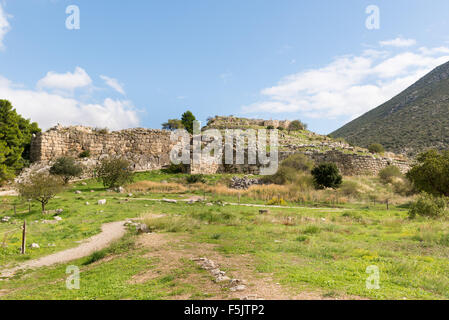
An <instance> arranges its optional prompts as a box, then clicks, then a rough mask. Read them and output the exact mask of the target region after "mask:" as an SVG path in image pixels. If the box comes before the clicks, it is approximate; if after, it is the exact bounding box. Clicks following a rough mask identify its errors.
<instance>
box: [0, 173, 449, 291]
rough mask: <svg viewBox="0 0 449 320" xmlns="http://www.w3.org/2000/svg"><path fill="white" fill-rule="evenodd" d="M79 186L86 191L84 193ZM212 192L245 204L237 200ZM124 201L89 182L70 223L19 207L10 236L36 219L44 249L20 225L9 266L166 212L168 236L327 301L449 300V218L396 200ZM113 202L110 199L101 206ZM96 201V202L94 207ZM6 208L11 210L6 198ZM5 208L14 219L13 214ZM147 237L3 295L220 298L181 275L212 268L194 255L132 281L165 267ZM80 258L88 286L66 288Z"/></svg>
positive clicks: (10, 286) (0, 259) (16, 283)
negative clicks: (297, 204)
mask: <svg viewBox="0 0 449 320" xmlns="http://www.w3.org/2000/svg"><path fill="white" fill-rule="evenodd" d="M137 178H138V179H141V180H144V179H153V180H158V179H160V180H158V181H162V180H168V179H176V178H179V177H177V176H172V175H168V176H167V175H166V174H162V173H160V172H151V173H142V174H139V175H138V177H137ZM208 179H209V181H211V180H213V179H219V177H208ZM74 190H81V191H82V192H83V193H82V194H81V195H76V194H75V193H74ZM90 190H95V192H94V193H91V192H89V191H90ZM184 196H185V195H184ZM208 196H209V197H212V199H218V198H220V199H222V200H226V201H229V202H237V201H236V199H232V197H231V198H226V197H216V196H212V195H208ZM122 197H124V195H118V194H116V193H110V192H106V191H105V190H103V188H102V187H101V186H100V185H99V184H98V183H96V182H95V181H89V182H88V185H87V186H82V185H81V184H76V185H74V186H73V188H72V190H70V191H67V192H65V193H63V194H61V195H60V196H59V197H58V198H57V199H55V200H54V201H53V202H51V203H50V205H49V209H57V208H62V209H64V212H63V213H62V214H61V215H60V216H61V217H62V218H63V221H61V222H58V223H57V224H51V225H50V224H43V223H42V222H41V221H42V219H49V220H50V219H51V217H46V216H42V214H41V213H40V212H39V210H38V206H37V205H34V206H33V209H32V212H31V214H28V213H18V214H17V215H16V216H14V217H13V221H16V222H17V223H16V224H0V233H2V232H3V231H6V230H9V229H11V228H14V227H19V226H20V224H21V223H22V221H23V219H26V220H27V223H28V225H29V233H28V244H30V243H33V242H35V243H38V244H40V246H41V248H40V249H30V248H28V250H27V254H26V255H24V256H22V255H20V254H19V248H20V231H19V232H18V233H17V234H14V235H13V236H12V237H11V239H9V240H8V247H7V248H0V266H5V265H8V264H14V263H18V262H20V261H23V260H27V259H32V258H36V257H40V256H44V255H48V254H50V253H52V252H56V251H60V250H63V249H65V248H69V247H74V246H77V245H78V243H77V242H78V241H80V240H82V239H86V238H88V237H90V236H92V235H94V234H96V233H98V232H100V226H101V225H102V224H103V223H106V222H111V221H119V220H124V219H126V218H132V217H138V216H140V215H143V214H145V213H152V214H163V215H164V216H163V217H161V218H153V219H150V220H149V221H147V222H148V224H149V226H150V228H151V229H153V230H154V231H156V232H166V233H167V234H168V236H175V235H174V234H175V233H176V234H177V235H180V236H182V237H184V239H185V240H186V241H187V242H188V243H189V244H190V245H192V246H194V247H201V246H203V245H210V244H213V245H215V250H216V251H217V253H219V254H221V255H223V256H224V257H239V256H240V255H247V256H249V257H251V259H252V260H253V261H254V266H255V268H256V272H257V273H260V275H261V276H263V275H264V274H265V273H270V274H272V277H273V278H274V281H276V282H279V283H280V284H281V285H282V286H284V287H285V288H288V289H289V290H292V291H293V292H298V293H299V292H302V291H304V290H311V291H318V292H322V293H323V297H334V296H339V295H349V296H359V297H366V298H370V299H403V298H407V299H448V298H449V263H448V258H449V240H448V239H449V222H448V221H447V220H437V221H434V220H427V219H422V218H419V219H415V220H409V219H408V217H407V208H406V206H405V207H404V206H392V207H391V209H390V210H389V211H387V210H386V209H385V206H384V205H377V206H373V205H369V204H367V203H350V204H347V205H343V206H342V207H343V208H342V210H329V208H326V207H319V208H303V209H293V208H270V212H269V213H268V214H264V215H260V214H259V209H260V208H256V207H244V206H228V205H227V206H221V205H213V206H206V205H205V204H202V203H195V204H187V203H184V202H178V203H176V204H171V203H164V202H155V201H146V200H140V201H139V200H136V199H139V198H140V199H144V198H162V197H169V198H177V197H179V195H176V194H175V195H173V194H172V195H161V194H159V195H158V194H136V195H134V198H133V199H132V200H130V201H128V202H125V201H124V200H123V199H121V198H122ZM103 198H105V199H107V201H108V202H107V205H105V206H98V205H96V202H97V200H98V199H103ZM10 200H12V198H11V199H10ZM231 200H232V201H231ZM247 200H248V201H250V199H243V198H242V200H241V202H242V203H243V202H247ZM86 201H89V202H90V203H91V205H90V206H86V205H85V202H86ZM252 202H253V203H256V202H257V201H252ZM292 205H293V204H292ZM2 208H3V210H10V209H8V207H7V206H6V205H5V204H3V207H2ZM24 211H26V210H24ZM5 213H7V214H8V215H12V214H11V212H10V211H9V212H5ZM36 221H38V222H36ZM137 239H138V236H137V235H134V234H133V232H131V231H130V233H129V234H128V235H127V236H126V237H125V238H124V239H122V240H121V241H119V242H117V243H115V244H114V245H112V246H111V247H110V248H107V249H104V250H101V251H99V252H96V253H94V254H92V255H91V256H89V257H85V258H83V259H80V260H78V261H74V262H71V263H70V264H64V265H59V266H55V267H49V268H41V269H39V270H36V271H27V272H26V273H21V274H18V275H17V276H16V277H15V278H13V279H12V280H10V281H0V293H1V292H2V291H1V290H5V292H7V293H6V294H4V295H3V296H2V295H0V299H170V297H173V296H176V295H183V296H187V297H192V298H200V299H203V298H209V297H211V296H210V295H208V294H205V293H204V291H203V290H202V288H201V284H200V283H190V284H186V283H185V282H182V281H180V280H179V279H182V278H185V277H186V276H187V275H190V274H195V273H200V272H202V271H201V270H198V268H197V267H195V265H193V264H192V263H191V262H190V261H188V260H186V261H184V262H183V265H182V267H181V268H179V269H177V270H172V271H170V272H168V273H167V272H166V273H161V274H160V276H158V277H156V278H154V279H151V280H148V281H146V282H144V283H138V284H136V283H133V282H131V281H130V279H132V277H133V276H135V275H137V274H139V273H141V272H142V271H145V270H156V269H157V266H158V264H157V261H155V260H154V259H152V258H151V254H149V253H148V252H147V251H146V249H145V248H142V247H139V246H136V245H135V242H136V241H137ZM48 244H54V245H55V246H54V247H53V246H48ZM71 264H73V265H77V266H79V267H80V270H81V280H82V282H81V283H82V286H81V289H80V290H68V289H66V287H65V279H66V277H67V275H66V274H65V270H66V267H67V265H71ZM372 265H375V266H377V267H378V268H379V270H380V286H381V289H380V290H368V289H366V287H365V281H366V279H367V277H368V276H369V275H368V274H367V273H366V268H367V267H369V266H372Z"/></svg>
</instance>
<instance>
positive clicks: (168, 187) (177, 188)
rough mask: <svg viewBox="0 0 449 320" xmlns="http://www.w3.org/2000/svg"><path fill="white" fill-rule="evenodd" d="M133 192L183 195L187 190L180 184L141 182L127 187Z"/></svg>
mask: <svg viewBox="0 0 449 320" xmlns="http://www.w3.org/2000/svg"><path fill="white" fill-rule="evenodd" d="M126 189H127V190H128V191H132V192H154V193H182V192H186V191H187V188H186V187H184V186H183V185H182V184H179V183H161V182H154V181H139V182H136V183H133V184H131V185H129V186H127V187H126Z"/></svg>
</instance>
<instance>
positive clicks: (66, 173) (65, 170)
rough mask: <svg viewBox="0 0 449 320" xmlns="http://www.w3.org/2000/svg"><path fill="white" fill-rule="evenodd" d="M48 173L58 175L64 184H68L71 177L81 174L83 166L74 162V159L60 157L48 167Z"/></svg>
mask: <svg viewBox="0 0 449 320" xmlns="http://www.w3.org/2000/svg"><path fill="white" fill-rule="evenodd" d="M50 174H52V175H55V176H60V177H61V178H62V180H63V181H64V184H68V183H69V181H70V180H71V179H73V178H76V177H79V176H81V175H82V174H83V167H82V166H81V165H79V164H78V163H76V161H75V159H73V158H69V157H61V158H58V159H56V161H55V163H54V164H53V165H52V166H51V168H50Z"/></svg>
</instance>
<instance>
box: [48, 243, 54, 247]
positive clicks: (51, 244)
mask: <svg viewBox="0 0 449 320" xmlns="http://www.w3.org/2000/svg"><path fill="white" fill-rule="evenodd" d="M47 247H56V245H55V244H54V243H49V244H48V245H47Z"/></svg>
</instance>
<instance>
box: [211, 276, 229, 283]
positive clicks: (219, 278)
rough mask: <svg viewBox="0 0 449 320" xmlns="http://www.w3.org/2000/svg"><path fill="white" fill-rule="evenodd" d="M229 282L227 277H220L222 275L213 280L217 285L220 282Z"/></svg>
mask: <svg viewBox="0 0 449 320" xmlns="http://www.w3.org/2000/svg"><path fill="white" fill-rule="evenodd" d="M230 281H231V278H229V277H228V276H222V275H219V276H218V277H217V278H215V282H217V283H221V282H228V283H229V282H230Z"/></svg>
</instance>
